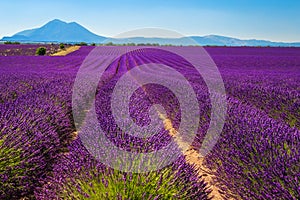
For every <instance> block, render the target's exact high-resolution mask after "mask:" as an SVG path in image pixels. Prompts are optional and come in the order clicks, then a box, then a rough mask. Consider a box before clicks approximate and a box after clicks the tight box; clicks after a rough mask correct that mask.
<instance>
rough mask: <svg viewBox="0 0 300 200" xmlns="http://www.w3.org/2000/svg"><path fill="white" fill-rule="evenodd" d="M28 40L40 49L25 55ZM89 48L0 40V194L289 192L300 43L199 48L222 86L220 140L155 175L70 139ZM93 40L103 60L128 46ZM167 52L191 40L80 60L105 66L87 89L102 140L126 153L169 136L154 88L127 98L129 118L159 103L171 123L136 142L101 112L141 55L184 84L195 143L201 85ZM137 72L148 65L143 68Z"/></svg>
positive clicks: (173, 109)
mask: <svg viewBox="0 0 300 200" xmlns="http://www.w3.org/2000/svg"><path fill="white" fill-rule="evenodd" d="M40 46H45V47H46V48H47V50H48V51H47V55H46V56H35V52H36V49H37V48H38V47H40ZM93 48H95V47H92V46H82V47H81V48H80V49H79V50H77V51H74V52H72V53H70V54H68V55H66V56H48V55H50V54H53V53H55V52H57V51H58V49H59V45H0V80H1V81H0V121H1V123H0V179H1V182H0V199H21V198H25V197H27V198H30V199H68V198H69V199H87V198H89V197H90V198H94V199H192V200H193V199H209V198H210V197H212V199H295V200H296V199H300V178H299V177H300V48H255V47H205V50H206V51H207V52H208V53H209V54H210V56H211V58H212V59H213V60H214V62H215V63H216V65H217V67H218V69H219V71H220V74H221V76H222V78H223V81H224V85H225V89H226V93H227V104H228V105H227V115H226V120H225V125H224V128H223V131H222V133H221V137H220V139H219V140H218V142H217V144H216V146H215V147H214V148H213V150H212V152H211V153H210V154H209V155H208V156H206V157H205V158H204V159H203V160H201V163H200V160H197V159H195V160H194V161H190V160H187V157H188V156H187V155H186V154H183V155H182V156H181V157H179V158H178V159H177V160H176V161H175V162H174V163H172V164H171V165H169V166H167V167H165V168H163V169H161V170H159V171H155V172H148V173H141V174H135V173H130V172H128V173H125V172H120V171H117V170H114V169H112V168H109V167H107V166H106V165H104V164H103V163H101V162H99V161H98V160H96V159H95V158H94V157H93V156H92V155H90V154H89V152H88V151H87V149H86V148H85V146H84V145H83V144H82V141H81V139H80V137H78V132H77V130H76V128H75V123H74V119H73V114H72V92H73V91H72V90H73V86H74V82H75V78H76V75H77V72H78V70H79V68H80V66H81V64H82V62H83V61H84V59H85V58H86V56H87V55H88V54H89V53H90V52H91V51H92V50H93ZM96 48H100V50H99V51H98V52H99V57H101V58H102V59H103V61H105V60H109V59H111V58H112V57H113V56H114V55H117V53H118V52H119V51H120V49H122V48H129V47H105V46H103V47H96ZM140 48H141V49H142V48H143V47H140ZM168 48H185V49H186V51H188V52H191V53H195V52H197V47H164V48H163V50H158V49H155V48H152V49H151V48H149V49H143V50H133V51H132V52H130V53H127V54H125V55H123V56H122V57H118V58H117V59H116V60H114V62H112V63H111V64H110V65H108V66H106V65H103V64H102V65H101V64H99V65H95V63H91V66H92V67H100V68H104V69H105V73H104V75H103V76H104V77H105V79H103V80H104V81H103V82H101V83H99V85H98V87H97V91H96V100H95V104H96V105H95V110H96V114H97V117H98V118H97V119H98V122H99V124H100V127H101V129H102V130H104V132H105V136H106V137H107V138H108V139H109V140H110V141H111V142H113V143H114V144H115V145H116V146H118V147H120V148H122V149H124V150H126V151H136V152H151V151H156V150H158V149H160V148H162V147H164V146H166V145H167V144H168V143H169V142H170V141H171V140H172V137H174V136H173V135H171V134H170V130H171V128H174V129H176V130H177V128H178V127H179V125H180V122H181V119H180V117H181V114H182V113H181V112H180V109H179V108H180V103H179V101H178V99H177V98H176V96H175V95H174V94H173V93H172V92H171V91H170V90H169V89H167V88H165V87H160V86H158V85H155V84H148V85H146V86H145V87H143V88H140V89H139V90H137V91H136V92H135V93H134V94H133V97H132V98H131V99H130V102H131V103H130V109H129V110H130V116H131V117H132V119H133V121H134V122H135V123H136V124H138V125H141V126H142V125H147V124H148V123H150V118H149V115H148V114H147V112H148V110H147V109H148V108H149V107H150V106H151V105H152V104H161V105H163V107H164V108H165V110H166V118H167V119H168V120H169V122H170V124H171V126H172V127H171V128H169V129H167V128H166V126H165V128H164V129H162V130H161V131H160V132H159V133H158V134H156V135H154V136H151V137H149V138H146V139H141V138H138V137H134V136H132V135H131V134H129V133H128V132H126V131H122V130H120V128H119V127H118V125H117V123H116V121H115V120H114V119H113V116H112V113H111V108H110V105H111V104H110V101H111V95H112V92H113V88H114V86H115V84H116V82H117V81H118V79H119V78H120V77H121V76H122V75H123V74H125V73H126V72H127V71H128V70H130V69H132V68H133V67H136V66H138V65H142V64H147V63H151V62H157V63H162V64H165V65H169V66H170V67H172V68H174V69H175V70H177V71H178V72H179V73H181V74H183V75H184V76H185V77H186V78H187V80H188V81H189V83H190V84H191V85H192V87H193V89H194V91H195V94H196V96H197V101H198V102H199V111H200V121H199V128H198V131H197V136H196V138H195V140H194V141H193V143H192V145H191V146H190V149H191V150H194V151H198V150H199V149H200V148H201V144H202V141H203V138H204V136H205V134H206V131H207V129H208V127H209V123H210V118H211V116H210V111H211V103H210V100H209V94H208V92H207V86H206V84H205V82H204V81H203V79H202V78H201V77H199V76H198V75H197V74H196V71H195V69H194V68H193V66H191V65H190V64H189V63H187V62H186V61H185V60H184V59H183V58H182V57H179V56H175V55H170V53H168ZM103 63H104V62H103ZM145 73H152V74H155V73H157V72H156V71H153V70H152V69H151V68H149V69H147V72H145ZM157 75H158V76H159V74H157ZM171 78H172V77H167V76H166V79H167V80H168V79H170V81H171ZM88 89H89V87H88V85H87V87H85V88H82V90H88ZM83 99H84V97H83ZM84 117H85V116H84ZM191 117H192V116H191ZM165 125H166V124H165ZM167 125H168V124H167ZM180 134H182V135H184V134H185V133H180ZM183 139H184V138H183ZM93 142H97V141H92V144H91V145H93ZM178 148H180V145H179V146H178ZM197 162H198V163H197ZM197 167H200V168H201V167H203V169H205V172H203V170H201V169H198V168H197ZM207 177H210V178H209V179H208V178H207Z"/></svg>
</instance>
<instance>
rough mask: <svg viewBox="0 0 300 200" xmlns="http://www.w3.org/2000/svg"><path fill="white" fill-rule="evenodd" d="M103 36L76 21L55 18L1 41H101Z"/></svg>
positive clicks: (103, 38)
mask: <svg viewBox="0 0 300 200" xmlns="http://www.w3.org/2000/svg"><path fill="white" fill-rule="evenodd" d="M105 39H106V38H105V37H102V36H99V35H96V34H94V33H92V32H90V31H89V30H87V29H86V28H84V27H83V26H81V25H80V24H78V23H76V22H71V23H66V22H63V21H61V20H58V19H55V20H52V21H50V22H48V23H47V24H45V25H44V26H42V27H40V28H35V29H30V30H25V31H21V32H19V33H16V34H15V35H13V36H11V37H3V38H2V40H3V41H19V42H87V43H92V42H96V43H101V42H102V41H103V40H105Z"/></svg>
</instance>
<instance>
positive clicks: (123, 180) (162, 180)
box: [60, 168, 190, 199]
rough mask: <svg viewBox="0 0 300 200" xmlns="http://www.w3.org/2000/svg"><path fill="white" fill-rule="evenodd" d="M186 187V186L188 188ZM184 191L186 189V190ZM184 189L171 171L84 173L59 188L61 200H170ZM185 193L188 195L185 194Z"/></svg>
mask: <svg viewBox="0 0 300 200" xmlns="http://www.w3.org/2000/svg"><path fill="white" fill-rule="evenodd" d="M188 187H190V186H188ZM188 187H187V188H188ZM183 188H184V185H183V184H181V180H180V178H179V177H176V175H175V173H174V172H173V171H172V169H171V168H165V169H162V170H160V171H155V172H148V173H123V172H120V171H117V170H114V172H112V173H111V172H108V173H104V174H103V173H98V172H97V170H91V171H88V172H87V171H85V172H84V173H83V174H81V175H79V177H78V178H75V179H71V180H69V181H68V182H66V183H65V184H64V186H63V189H62V193H61V194H60V197H61V198H62V199H65V198H72V199H86V198H90V199H154V198H155V197H160V199H172V198H174V197H175V196H181V195H188V193H186V194H184V190H183ZM187 192H188V191H187Z"/></svg>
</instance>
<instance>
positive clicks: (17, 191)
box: [0, 47, 209, 199]
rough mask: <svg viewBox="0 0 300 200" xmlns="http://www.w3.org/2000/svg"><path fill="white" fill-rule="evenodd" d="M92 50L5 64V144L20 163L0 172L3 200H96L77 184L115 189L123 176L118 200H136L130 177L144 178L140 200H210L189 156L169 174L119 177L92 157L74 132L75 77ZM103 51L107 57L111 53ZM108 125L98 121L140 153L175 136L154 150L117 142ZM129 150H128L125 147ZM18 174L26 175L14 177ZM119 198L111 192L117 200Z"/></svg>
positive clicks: (17, 59)
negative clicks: (95, 183) (100, 184)
mask: <svg viewBox="0 0 300 200" xmlns="http://www.w3.org/2000/svg"><path fill="white" fill-rule="evenodd" d="M91 49H92V48H91V47H82V48H81V49H80V50H79V51H77V52H74V53H72V54H69V55H68V56H66V57H38V56H9V57H1V58H0V59H1V72H2V73H1V76H2V77H1V78H2V80H4V81H3V82H2V83H1V90H2V91H6V92H1V96H0V97H1V105H0V106H1V107H0V108H1V111H3V112H1V127H0V128H1V129H0V130H1V132H0V133H1V134H0V138H1V139H2V138H3V139H4V140H5V143H4V145H3V147H8V148H11V150H12V151H16V152H17V153H18V158H20V159H18V160H17V161H18V162H17V161H16V162H15V163H12V164H11V166H7V167H6V168H4V169H3V171H2V168H1V170H0V176H1V179H2V180H3V182H2V183H1V190H0V196H1V198H2V199H12V198H14V199H15V198H22V197H29V198H33V199H34V198H36V199H61V198H80V197H78V195H79V194H78V195H77V192H79V193H80V195H83V196H84V197H89V196H90V195H91V194H89V193H88V192H85V191H84V190H83V188H82V189H81V190H79V191H77V190H75V191H74V188H72V186H74V185H76V183H81V182H84V181H88V180H90V179H89V178H91V176H93V177H92V178H91V179H92V180H97V179H100V180H102V178H104V179H107V181H108V182H109V181H110V180H111V183H112V185H114V184H116V185H117V183H119V182H120V180H119V179H118V177H119V176H122V177H123V178H122V179H121V182H124V187H125V192H124V191H123V193H122V191H117V192H116V195H117V197H118V198H120V199H124V198H126V199H128V198H135V195H137V194H135V193H130V183H131V182H132V180H131V179H132V178H130V177H132V176H134V177H136V176H137V180H136V181H135V182H134V183H139V182H141V183H142V185H141V186H139V187H140V189H139V191H142V192H144V194H141V195H142V196H143V197H145V198H149V199H158V198H177V199H178V198H179V199H186V198H190V199H208V194H209V190H208V189H207V187H206V184H205V183H204V182H203V181H201V177H199V176H198V175H197V174H196V171H195V169H194V167H193V166H190V165H188V164H187V163H186V161H185V160H184V158H183V156H181V157H179V158H178V159H177V160H176V161H175V162H174V163H173V164H172V165H171V166H168V167H167V168H165V169H163V170H160V171H158V172H150V173H146V174H141V175H140V174H137V175H136V174H133V173H122V172H116V171H115V170H113V169H110V168H108V167H107V166H105V165H103V164H102V163H100V162H99V161H97V160H95V158H94V157H93V156H91V155H90V154H89V153H88V152H87V151H86V149H85V147H84V146H83V144H82V142H81V141H80V138H77V137H76V134H75V131H76V130H75V127H74V121H73V119H72V113H71V111H72V109H71V98H72V86H73V83H74V80H75V76H76V72H77V70H78V68H79V66H80V64H81V63H82V61H83V59H84V58H85V56H86V55H87V54H88V53H89V51H90V50H91ZM103 51H104V53H106V51H105V49H104V50H103ZM116 64H117V62H116ZM112 65H114V63H113V64H112ZM112 67H113V68H114V67H117V66H112ZM115 70H116V68H115ZM110 83H111V82H109V81H108V82H107V83H105V84H104V85H102V86H101V87H99V92H98V94H99V95H97V99H98V98H99V100H100V101H101V98H102V97H105V95H100V94H101V92H105V91H106V90H110V89H109V86H110ZM106 86H107V87H106ZM105 100H106V99H104V101H105ZM97 105H98V108H99V109H102V108H103V106H104V104H100V103H99V104H97ZM100 117H101V116H100ZM102 120H104V121H101V120H99V121H100V123H101V125H102V126H103V127H105V128H106V131H107V134H108V137H110V136H111V137H110V139H112V140H114V142H115V143H116V145H121V146H122V145H124V144H126V142H131V143H132V142H136V143H137V146H139V149H143V150H147V149H145V147H146V148H148V149H153V148H154V149H157V148H159V147H160V146H161V145H162V144H161V142H160V137H162V138H168V137H169V136H168V134H167V132H166V131H164V132H163V133H162V135H159V136H156V139H155V141H152V146H148V147H147V146H146V145H145V144H141V145H139V142H141V141H138V140H133V141H130V139H128V138H127V139H125V140H124V138H122V137H121V138H120V137H119V138H116V137H114V138H112V135H113V134H116V133H114V132H115V130H113V127H114V126H113V124H111V122H109V121H108V120H107V119H106V118H105V117H104V118H102ZM7 138H8V139H7ZM124 141H125V142H124ZM0 144H1V143H0ZM1 147H2V145H1ZM127 147H128V146H127ZM123 148H124V149H126V145H125V146H123ZM9 152H10V151H9ZM0 153H1V152H0ZM3 155H6V154H3ZM11 156H13V155H12V154H9V155H7V158H5V159H9V158H10V157H11ZM16 168H17V169H19V170H18V171H15V170H14V169H16ZM17 172H18V173H17ZM115 173H117V175H115ZM127 176H128V178H126V177H127ZM101 177H102V178H101ZM124 178H125V180H123V179H124ZM126 179H127V181H126ZM92 180H90V181H92ZM140 180H142V181H140ZM166 181H167V182H168V184H166ZM107 184H108V183H107ZM145 185H146V186H145ZM79 187H80V186H79ZM95 187H96V186H95ZM66 188H69V190H66ZM106 188H107V189H109V190H110V184H108V185H106ZM126 188H127V190H128V191H127V190H126ZM143 188H144V190H143ZM117 189H118V188H117ZM66 191H67V193H65V192H66ZM133 191H135V190H133ZM149 191H152V192H151V193H149ZM101 192H103V191H101ZM114 192H115V191H109V192H108V193H113V195H115V193H114ZM107 195H108V196H107V197H111V196H109V194H107ZM128 195H132V196H128ZM100 197H103V196H100ZM113 197H116V196H113ZM137 197H138V198H140V197H141V196H137ZM91 198H92V197H91ZM104 198H105V197H104Z"/></svg>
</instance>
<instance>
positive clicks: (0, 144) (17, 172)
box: [0, 138, 25, 196]
mask: <svg viewBox="0 0 300 200" xmlns="http://www.w3.org/2000/svg"><path fill="white" fill-rule="evenodd" d="M5 140H6V138H2V139H0V179H1V181H0V196H1V195H3V194H10V193H14V192H17V191H18V190H19V189H21V187H22V186H21V185H19V184H20V180H21V179H22V177H23V176H24V174H25V172H24V169H22V168H21V167H20V166H21V162H22V158H21V150H20V149H16V148H14V147H11V146H13V144H5Z"/></svg>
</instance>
